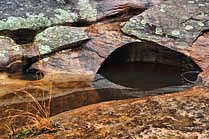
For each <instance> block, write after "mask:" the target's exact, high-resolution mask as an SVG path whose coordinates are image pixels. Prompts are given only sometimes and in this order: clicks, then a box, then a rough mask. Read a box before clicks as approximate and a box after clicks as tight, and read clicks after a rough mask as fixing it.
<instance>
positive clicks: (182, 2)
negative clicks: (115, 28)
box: [122, 0, 209, 50]
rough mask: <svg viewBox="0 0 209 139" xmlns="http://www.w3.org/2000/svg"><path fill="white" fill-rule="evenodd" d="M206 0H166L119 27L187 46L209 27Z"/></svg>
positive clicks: (139, 35)
mask: <svg viewBox="0 0 209 139" xmlns="http://www.w3.org/2000/svg"><path fill="white" fill-rule="evenodd" d="M208 9H209V3H208V2H207V1H205V0H201V1H192V0H178V2H176V1H175V0H169V1H165V2H162V3H160V4H159V5H155V6H153V7H152V8H150V9H148V10H146V11H145V12H143V13H142V14H140V15H138V16H136V17H133V18H131V19H130V20H129V21H128V22H127V23H126V24H125V26H123V28H122V31H123V32H124V33H126V34H128V35H133V36H136V37H137V38H139V39H144V40H149V41H153V42H157V43H159V44H161V45H163V46H167V47H170V48H172V49H175V50H176V49H188V47H189V46H191V45H192V43H193V42H194V41H195V40H196V38H197V37H198V36H199V35H200V34H201V32H203V31H204V30H207V29H209V14H208Z"/></svg>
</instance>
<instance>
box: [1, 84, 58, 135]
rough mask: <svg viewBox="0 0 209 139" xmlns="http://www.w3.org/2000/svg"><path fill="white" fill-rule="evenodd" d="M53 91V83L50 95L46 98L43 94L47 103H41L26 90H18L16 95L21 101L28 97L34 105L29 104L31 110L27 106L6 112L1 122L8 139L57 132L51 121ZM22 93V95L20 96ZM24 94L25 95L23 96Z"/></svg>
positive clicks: (43, 93)
mask: <svg viewBox="0 0 209 139" xmlns="http://www.w3.org/2000/svg"><path fill="white" fill-rule="evenodd" d="M52 91H53V86H52V83H51V84H50V90H49V94H47V96H46V95H45V92H44V91H43V92H42V97H43V98H47V101H41V102H40V101H38V99H37V98H35V97H34V96H33V95H32V94H31V93H30V92H28V91H26V90H24V89H21V90H18V91H17V92H15V93H14V94H15V95H16V96H17V97H18V98H19V99H21V100H24V97H23V96H27V97H28V98H30V99H31V101H32V103H29V104H27V105H30V106H29V109H27V108H26V107H27V106H25V108H23V109H17V108H8V109H6V110H5V111H4V117H2V118H0V122H1V123H3V124H1V128H3V129H4V130H5V131H6V132H5V133H6V134H8V135H7V137H10V138H22V137H30V136H33V135H38V134H41V133H43V132H54V131H55V127H54V125H53V122H52V121H51V119H50V104H51V94H52ZM20 92H21V95H20V94H19V93H20ZM23 93H24V94H25V95H22V94H23ZM39 93H40V92H39ZM16 99H17V98H16ZM17 107H18V106H17ZM0 134H1V133H0ZM0 136H1V135H0Z"/></svg>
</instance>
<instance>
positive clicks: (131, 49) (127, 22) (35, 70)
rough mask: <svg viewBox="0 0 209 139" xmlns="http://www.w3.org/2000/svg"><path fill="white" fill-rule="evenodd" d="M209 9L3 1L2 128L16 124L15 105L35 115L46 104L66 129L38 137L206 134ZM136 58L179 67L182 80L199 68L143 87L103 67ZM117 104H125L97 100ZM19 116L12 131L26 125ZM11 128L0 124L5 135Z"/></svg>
mask: <svg viewBox="0 0 209 139" xmlns="http://www.w3.org/2000/svg"><path fill="white" fill-rule="evenodd" d="M208 8H209V3H208V2H207V1H206V0H199V1H194V0H178V1H175V0H75V1H70V0H38V1H32V0H2V1H0V13H1V14H0V123H1V125H5V123H6V129H7V127H8V125H9V124H11V122H12V121H13V120H14V119H13V120H10V119H9V120H8V118H7V116H11V114H13V113H14V112H13V113H12V112H11V113H10V110H24V111H27V112H32V113H37V109H36V108H35V109H34V105H37V104H35V103H37V102H39V103H40V104H41V105H43V106H45V104H46V103H47V104H49V103H50V104H51V105H50V108H48V107H47V109H46V110H47V115H48V117H50V116H54V117H52V119H53V120H54V121H55V122H58V123H60V125H61V126H63V127H64V128H61V129H59V130H56V131H57V132H56V133H50V134H43V135H39V136H38V135H36V136H35V137H34V138H48V137H49V138H50V137H51V138H73V139H74V138H92V139H95V138H98V139H99V138H113V139H114V138H162V137H164V138H188V137H190V138H200V139H202V138H203V139H207V138H209V136H208V135H209V131H208V129H209V125H208V123H209V121H208V117H209V115H208V109H209V106H208V103H209V102H208V99H209V98H208V96H209V95H208V85H209V44H208V42H209V33H208V29H209V15H208V14H209V13H208ZM133 16H134V17H133ZM124 48H127V49H124ZM121 50H122V52H121V53H117V52H119V51H121ZM115 53H117V54H115ZM137 62H145V63H146V62H147V63H150V64H165V66H164V68H165V69H164V70H165V71H167V70H166V68H167V67H169V66H176V67H178V68H180V69H179V70H181V71H179V76H178V79H179V80H182V79H184V77H181V76H180V75H182V74H183V75H185V74H186V73H187V72H189V73H192V74H197V75H198V74H199V73H200V72H201V73H200V74H199V76H198V77H197V79H196V78H195V79H194V82H186V83H185V84H181V85H180V86H175V85H174V84H171V85H169V86H163V88H162V87H160V88H158V87H157V88H155V89H151V90H143V91H142V90H140V89H139V88H137V87H136V88H132V87H130V86H124V85H121V84H120V83H117V82H112V81H110V80H108V78H105V77H104V76H102V75H100V72H99V71H100V70H101V69H100V68H103V64H111V63H115V64H120V63H122V64H124V63H125V64H128V63H129V64H134V63H137ZM166 65H167V66H166ZM122 68H124V69H125V68H126V67H122ZM141 69H143V68H141ZM185 69H186V70H185ZM119 70H120V69H119ZM164 70H162V71H160V70H158V71H159V75H161V72H163V71H164ZM121 71H123V70H121ZM124 71H125V70H124ZM124 74H128V73H127V72H126V73H124ZM162 75H163V74H162ZM132 76H134V75H132ZM153 77H154V75H153ZM196 81H197V82H196ZM146 85H147V83H146ZM197 85H198V87H194V86H197ZM192 87H194V88H193V89H191V90H187V89H188V88H192ZM174 92H176V93H174ZM177 92H178V93H177ZM168 93H174V94H169V95H168ZM31 95H32V97H31ZM148 96H153V97H148ZM139 97H140V98H139ZM34 98H35V100H37V101H35V102H34ZM128 98H129V100H122V99H128ZM132 98H138V99H132ZM110 100H121V101H112V102H108V103H100V104H95V103H99V102H103V101H110ZM90 104H95V105H91V106H86V105H90ZM82 106H86V107H82ZM79 107H82V108H79ZM75 108H78V109H76V110H72V109H75ZM65 111H67V112H65ZM19 112H20V111H19ZM62 112H65V113H62ZM60 113H62V114H60ZM38 114H40V112H38ZM57 114H58V115H57ZM66 117H67V118H66ZM5 118H6V119H7V120H5ZM23 119H24V118H23ZM30 120H31V119H30ZM18 121H21V120H17V121H16V122H15V124H13V125H12V126H13V127H11V128H12V132H13V128H15V129H18V128H22V127H24V126H25V125H27V124H28V123H27V122H26V123H24V122H22V123H21V124H20V122H19V123H18ZM23 121H25V120H23ZM32 123H33V122H32ZM32 123H30V125H33V124H32ZM18 124H19V125H18ZM58 125H59V124H58ZM63 129H65V130H63ZM10 132H11V129H10V130H9V132H7V130H5V128H4V127H3V128H2V127H0V136H1V135H2V136H3V135H8V134H9V133H10ZM41 133H42V132H41ZM7 137H8V136H7Z"/></svg>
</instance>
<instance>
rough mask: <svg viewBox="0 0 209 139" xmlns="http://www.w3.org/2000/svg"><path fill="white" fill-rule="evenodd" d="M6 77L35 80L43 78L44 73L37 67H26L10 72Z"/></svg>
mask: <svg viewBox="0 0 209 139" xmlns="http://www.w3.org/2000/svg"><path fill="white" fill-rule="evenodd" d="M8 77H9V78H11V79H20V80H28V81H35V80H40V79H43V78H44V73H43V72H42V71H40V70H38V69H27V70H26V71H23V72H15V73H10V74H9V75H8Z"/></svg>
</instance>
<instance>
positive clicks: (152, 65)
mask: <svg viewBox="0 0 209 139" xmlns="http://www.w3.org/2000/svg"><path fill="white" fill-rule="evenodd" d="M200 72H201V69H200V68H199V67H198V66H197V64H195V62H194V61H193V60H192V59H191V58H190V57H188V56H186V55H184V54H182V53H179V52H177V51H174V50H171V49H169V48H166V47H164V46H160V45H157V44H155V43H151V42H140V43H139V42H135V43H130V44H126V45H124V46H122V47H120V48H118V49H116V50H115V51H114V52H112V54H111V55H110V56H109V57H108V58H107V59H106V60H105V61H104V62H103V63H102V65H101V67H100V69H99V70H98V72H97V74H100V75H102V76H103V77H105V78H106V79H108V80H109V81H111V82H113V83H115V84H118V85H122V86H125V87H130V88H138V89H139V90H154V89H159V88H164V87H171V86H181V85H187V84H191V83H194V82H195V81H196V80H197V79H198V74H199V73H200Z"/></svg>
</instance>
